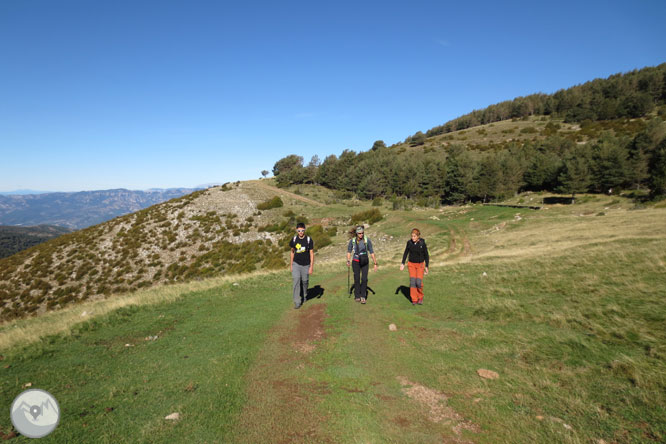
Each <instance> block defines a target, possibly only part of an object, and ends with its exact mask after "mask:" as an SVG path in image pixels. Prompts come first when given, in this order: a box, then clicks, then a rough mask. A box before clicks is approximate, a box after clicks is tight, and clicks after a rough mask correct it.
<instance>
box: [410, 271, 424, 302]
mask: <svg viewBox="0 0 666 444" xmlns="http://www.w3.org/2000/svg"><path fill="white" fill-rule="evenodd" d="M407 269H408V270H409V296H410V297H411V298H412V302H418V301H422V300H423V271H424V270H425V262H420V263H414V262H407Z"/></svg>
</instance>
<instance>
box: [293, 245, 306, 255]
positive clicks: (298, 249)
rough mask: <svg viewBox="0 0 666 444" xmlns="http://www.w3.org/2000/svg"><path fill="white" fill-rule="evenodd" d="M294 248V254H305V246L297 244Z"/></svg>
mask: <svg viewBox="0 0 666 444" xmlns="http://www.w3.org/2000/svg"><path fill="white" fill-rule="evenodd" d="M294 248H295V249H296V253H305V245H301V244H300V243H299V244H296V245H294Z"/></svg>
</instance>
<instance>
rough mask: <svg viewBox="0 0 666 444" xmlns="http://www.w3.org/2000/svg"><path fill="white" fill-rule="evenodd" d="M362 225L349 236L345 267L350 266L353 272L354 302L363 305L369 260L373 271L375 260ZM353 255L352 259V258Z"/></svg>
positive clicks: (375, 267)
mask: <svg viewBox="0 0 666 444" xmlns="http://www.w3.org/2000/svg"><path fill="white" fill-rule="evenodd" d="M364 231H365V230H364V228H363V225H359V226H357V227H355V228H354V229H353V230H352V231H351V232H350V233H349V234H350V235H352V238H351V239H350V240H349V245H347V267H349V266H350V265H351V267H352V270H354V300H355V301H356V302H360V303H361V304H365V302H366V295H367V289H368V269H369V268H370V258H369V256H371V257H372V262H373V263H374V264H375V266H374V270H375V271H377V258H376V257H375V252H374V250H373V249H372V242H370V239H368V238H366V237H365V233H364ZM352 254H353V257H352Z"/></svg>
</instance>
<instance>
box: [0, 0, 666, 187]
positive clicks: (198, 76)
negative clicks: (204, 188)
mask: <svg viewBox="0 0 666 444" xmlns="http://www.w3.org/2000/svg"><path fill="white" fill-rule="evenodd" d="M239 3H240V2H239ZM408 3H409V4H408ZM664 17H666V2H664V1H645V0H637V1H635V2H626V1H613V0H611V1H603V2H601V1H585V2H579V1H575V2H573V1H572V2H570V1H560V2H548V3H546V2H537V1H532V2H510V1H508V2H498V1H492V2H467V3H466V2H461V1H457V2H446V1H431V2H420V1H412V2H405V1H400V2H392V1H381V2H374V1H373V2H359V1H356V2H346V1H338V2H312V1H309V2H289V1H287V2H245V3H244V4H243V5H240V4H239V5H234V4H232V3H231V2H223V1H196V0H194V1H169V0H161V1H138V0H134V1H117V0H114V1H106V2H101V1H89V0H85V1H71V0H60V1H59V0H47V1H42V0H2V1H1V2H0V191H9V190H15V189H25V188H29V189H39V190H49V191H78V190H93V189H108V188H130V189H147V188H154V187H163V188H166V187H180V186H184V187H192V186H196V185H200V184H205V183H211V182H226V181H235V180H246V179H254V178H258V177H259V176H260V172H261V170H264V169H266V170H269V171H270V170H271V169H272V167H273V165H274V163H275V162H276V161H277V160H278V159H280V158H282V157H284V156H286V155H288V154H292V153H293V154H298V155H301V156H303V157H304V158H305V163H307V162H308V161H309V160H310V158H311V156H312V155H314V154H317V155H319V157H320V158H321V159H323V158H324V157H325V156H326V155H329V154H339V153H340V152H341V151H342V150H343V149H353V150H355V151H364V150H367V149H369V148H370V147H371V146H372V143H373V142H374V141H375V140H378V139H381V140H384V141H385V142H386V143H387V144H392V143H395V142H398V141H401V140H404V138H405V137H407V136H409V135H411V134H413V133H415V132H416V131H419V130H422V131H425V130H427V129H429V128H432V127H433V126H436V125H440V124H442V123H444V122H446V121H448V120H450V119H452V118H455V117H457V116H459V115H462V114H465V113H467V112H470V111H472V110H473V109H480V108H483V107H485V106H488V105H490V104H493V103H497V102H499V101H502V100H508V99H512V98H514V97H517V96H521V95H527V94H531V93H535V92H544V93H552V92H555V91H557V90H558V89H562V88H567V87H569V86H573V85H575V84H579V83H583V82H585V81H588V80H592V79H594V78H598V77H607V76H609V75H611V74H614V73H618V72H626V71H630V70H633V69H637V68H642V67H645V66H655V65H658V64H660V63H663V62H666V27H665V26H663V19H664Z"/></svg>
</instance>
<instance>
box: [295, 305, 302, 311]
mask: <svg viewBox="0 0 666 444" xmlns="http://www.w3.org/2000/svg"><path fill="white" fill-rule="evenodd" d="M301 305H303V304H301ZM299 308H301V306H300V305H294V310H298V309H299Z"/></svg>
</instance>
